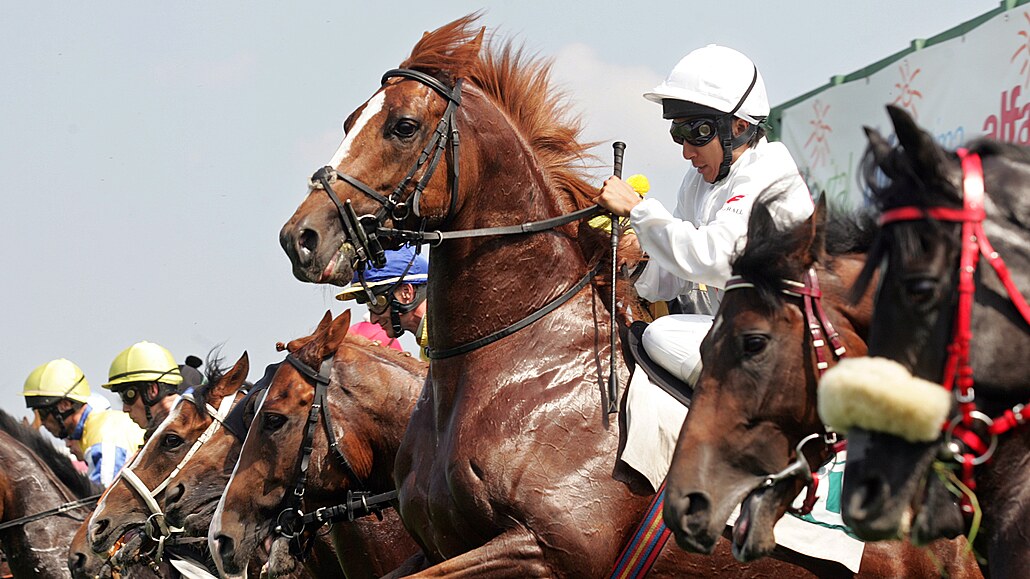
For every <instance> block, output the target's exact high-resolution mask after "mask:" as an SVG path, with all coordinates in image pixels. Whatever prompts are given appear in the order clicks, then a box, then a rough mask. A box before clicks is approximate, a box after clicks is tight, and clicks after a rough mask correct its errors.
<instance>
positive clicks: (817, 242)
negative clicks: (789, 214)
mask: <svg viewBox="0 0 1030 579" xmlns="http://www.w3.org/2000/svg"><path fill="white" fill-rule="evenodd" d="M808 219H809V221H810V222H811V223H812V227H813V228H814V229H815V233H814V234H813V237H812V245H811V246H810V248H809V252H810V253H811V254H812V256H813V257H814V258H815V259H816V261H822V258H823V257H825V255H826V223H827V221H829V219H830V207H829V204H828V203H827V201H826V192H825V191H823V192H822V194H821V195H819V201H817V202H816V204H815V211H813V212H812V216H811V217H809V218H808Z"/></svg>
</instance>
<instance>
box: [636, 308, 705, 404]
mask: <svg viewBox="0 0 1030 579" xmlns="http://www.w3.org/2000/svg"><path fill="white" fill-rule="evenodd" d="M646 328H647V322H641V321H637V322H633V323H632V324H631V325H630V327H629V333H628V334H629V335H628V339H627V340H626V342H627V345H628V346H629V353H630V355H631V356H632V357H633V360H634V361H635V362H636V365H637V368H640V369H641V370H643V371H644V373H645V374H647V377H648V378H649V379H650V380H651V383H652V384H654V385H656V386H658V387H659V388H661V389H662V390H665V391H666V392H668V393H669V395H670V396H672V397H673V398H675V399H676V400H678V401H679V402H680V404H682V405H684V406H686V407H687V408H689V407H690V398H691V397H692V396H693V395H694V389H693V388H692V387H691V386H690V385H689V384H687V383H686V382H684V381H682V380H680V379H679V378H678V377H676V376H673V375H672V373H671V372H669V371H668V370H666V369H665V368H662V367H661V366H659V365H658V364H657V363H656V362H655V361H654V360H652V359H651V357H650V356H648V355H647V352H646V351H645V350H644V341H643V337H644V330H645V329H646Z"/></svg>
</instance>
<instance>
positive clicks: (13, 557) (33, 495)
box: [0, 433, 81, 577]
mask: <svg viewBox="0 0 1030 579" xmlns="http://www.w3.org/2000/svg"><path fill="white" fill-rule="evenodd" d="M0 438H3V439H4V440H3V441H2V443H0V444H2V446H0V466H2V467H3V468H2V470H3V473H4V474H3V476H2V485H3V486H4V487H6V488H5V489H3V492H2V494H0V496H2V497H3V519H2V520H3V521H10V520H13V519H17V518H19V517H24V516H28V515H33V514H35V513H38V512H41V511H45V510H48V509H52V508H55V507H57V506H59V505H61V504H62V503H65V502H68V501H71V500H74V497H73V495H72V493H71V491H70V490H69V489H68V488H67V487H66V486H65V485H64V484H62V483H61V482H60V481H59V480H58V479H57V476H56V475H55V474H54V473H53V472H52V471H51V470H50V468H49V467H48V466H46V464H44V463H43V462H42V461H41V460H40V459H39V458H38V457H36V455H35V454H34V453H33V452H32V451H31V450H29V449H28V447H26V446H25V445H23V444H22V443H21V442H19V441H18V440H16V439H15V438H13V437H11V436H10V435H8V434H7V433H0ZM80 524H81V521H76V520H75V519H73V518H71V517H70V516H68V515H60V516H52V517H47V518H46V519H42V520H39V521H35V522H32V523H29V524H27V525H25V526H17V527H13V528H10V529H6V530H4V531H0V541H2V543H3V548H4V551H5V553H6V554H7V556H8V558H9V560H10V565H11V569H12V570H13V571H14V572H15V575H16V576H19V577H33V576H41V577H43V576H61V575H67V554H68V543H69V541H70V539H71V537H72V535H74V533H75V531H76V530H77V529H78V527H79V525H80Z"/></svg>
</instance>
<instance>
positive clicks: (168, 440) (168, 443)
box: [161, 433, 186, 450]
mask: <svg viewBox="0 0 1030 579" xmlns="http://www.w3.org/2000/svg"><path fill="white" fill-rule="evenodd" d="M185 443H186V441H185V440H183V439H182V437H181V436H179V435H178V434H171V433H168V434H166V435H165V436H164V438H162V439H161V446H163V447H165V448H166V449H168V450H175V449H176V448H179V447H180V446H182V445H183V444H185Z"/></svg>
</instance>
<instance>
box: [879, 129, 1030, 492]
mask: <svg viewBox="0 0 1030 579" xmlns="http://www.w3.org/2000/svg"><path fill="white" fill-rule="evenodd" d="M956 153H958V156H959V159H960V160H961V163H962V193H963V195H962V198H963V208H962V209H954V208H948V207H925V208H924V207H915V206H908V207H898V208H896V209H891V210H889V211H885V212H884V213H883V215H881V217H880V225H881V226H882V225H887V224H890V223H897V222H899V221H917V220H925V219H929V218H933V219H936V220H938V221H948V222H955V223H961V224H962V253H961V257H960V258H959V282H958V291H959V299H958V308H957V312H956V317H955V323H954V330H953V332H952V339H951V343H950V344H949V345H948V358H947V361H946V362H945V366H944V377H943V384H942V385H943V386H944V387H945V388H947V389H948V390H953V391H955V398H956V400H957V401H958V406H959V412H960V417H959V418H960V419H961V420H959V419H958V418H956V419H955V420H952V421H950V422H947V423H945V424H944V425H943V426H942V430H943V431H944V432H945V436H946V437H951V436H954V437H955V438H959V439H960V440H962V441H963V442H965V443H966V445H967V446H968V447H970V448H972V449H973V450H974V452H976V453H978V454H969V453H967V454H962V455H956V457H955V458H956V460H957V461H958V462H960V463H961V464H962V466H963V468H962V470H963V477H962V478H963V482H964V483H965V484H966V485H967V486H969V488H971V489H975V488H976V486H975V482H974V480H973V476H972V467H973V466H975V465H978V464H982V463H984V462H986V461H987V460H988V459H989V458H990V456H991V454H993V451H994V447H995V445H996V442H997V441H996V437H997V436H998V435H999V434H1001V433H1003V432H1007V431H1008V430H1011V429H1012V428H1015V427H1016V426H1018V425H1021V424H1023V422H1024V416H1023V413H1022V412H1023V405H1022V404H1020V405H1017V406H1015V407H1014V408H1012V409H1010V410H1006V411H1005V412H1004V413H1003V414H1002V415H1001V416H1000V417H998V418H997V419H995V420H991V419H990V418H989V417H987V416H985V415H983V414H981V413H980V412H978V411H977V410H976V402H975V400H974V399H975V392H974V390H973V369H972V367H971V366H970V364H969V343H970V340H971V339H972V336H973V332H972V318H973V303H974V293H975V291H976V286H975V280H974V278H973V276H974V274H975V272H976V267H977V265H978V262H979V258H980V255H981V254H982V255H983V256H984V258H985V259H986V260H987V262H988V263H990V264H991V267H993V268H994V271H995V272H997V274H998V279H1000V280H1001V282H1002V283H1003V284H1004V285H1005V289H1006V291H1007V292H1008V294H1009V299H1010V300H1011V301H1012V303H1013V305H1015V307H1016V309H1017V310H1018V311H1019V313H1020V315H1021V316H1022V317H1023V320H1024V321H1026V323H1027V324H1028V325H1030V306H1027V303H1026V300H1025V299H1024V298H1023V296H1022V294H1020V292H1019V289H1018V288H1016V285H1015V283H1014V282H1013V281H1012V276H1011V275H1010V274H1009V270H1008V267H1006V266H1005V262H1004V261H1003V260H1002V259H1001V256H999V255H998V253H997V252H996V251H994V248H993V247H992V246H991V243H990V241H988V240H987V234H986V233H985V232H984V228H983V222H984V219H985V218H986V213H985V212H984V174H983V164H982V163H981V161H980V156H979V155H977V154H976V153H970V152H969V151H967V150H966V149H958V150H957V151H956ZM955 386H957V387H958V388H957V389H956V388H955ZM975 420H980V421H982V422H984V423H985V424H986V425H987V427H988V428H987V431H988V434H989V435H990V436H991V438H992V439H995V440H991V442H990V444H984V443H983V442H982V441H981V440H980V439H979V435H977V434H976V433H975V432H973V431H972V430H971V429H972V426H973V422H974V421H975ZM964 506H966V505H964Z"/></svg>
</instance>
